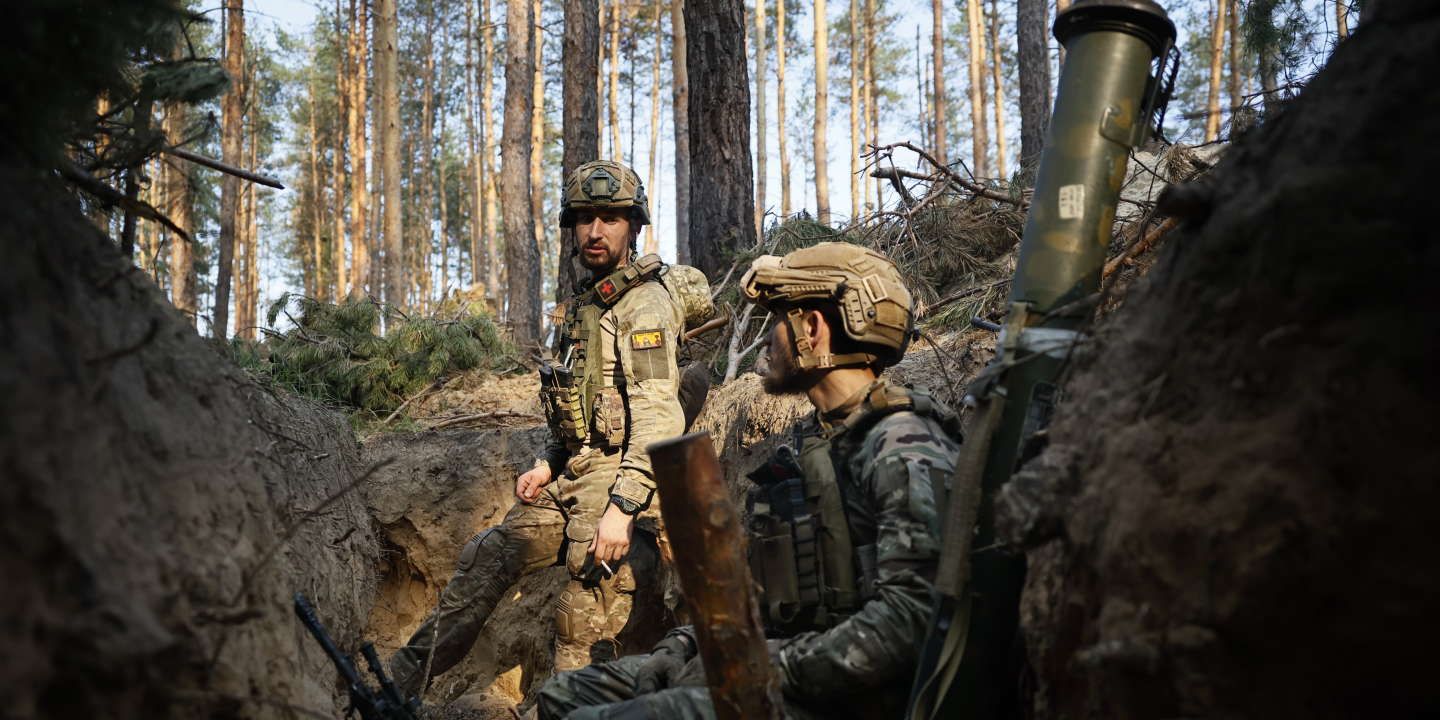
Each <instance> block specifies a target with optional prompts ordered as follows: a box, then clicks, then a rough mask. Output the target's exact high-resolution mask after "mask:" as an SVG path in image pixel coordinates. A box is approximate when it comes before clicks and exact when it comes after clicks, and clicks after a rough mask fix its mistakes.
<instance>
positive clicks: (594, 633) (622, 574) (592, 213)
mask: <svg viewBox="0 0 1440 720" xmlns="http://www.w3.org/2000/svg"><path fill="white" fill-rule="evenodd" d="M564 192H565V196H564V198H563V202H562V209H561V213H560V225H561V227H567V228H574V239H575V243H576V248H575V251H576V254H577V255H578V256H579V258H580V261H581V263H582V264H583V265H584V266H585V267H586V268H588V269H589V270H590V271H591V273H592V281H593V282H592V284H591V286H590V287H589V288H588V289H586V290H585V291H583V292H581V293H580V294H579V295H578V296H577V297H575V298H574V299H572V301H571V302H570V303H568V309H567V311H566V317H565V325H564V329H563V331H562V333H561V338H560V341H559V344H558V346H557V348H556V352H555V354H554V356H553V357H552V358H551V359H550V360H547V362H546V363H545V364H544V366H543V367H542V369H541V382H542V388H541V400H542V404H543V405H544V407H545V414H546V418H547V420H549V423H550V427H551V439H550V443H549V445H548V446H547V448H546V450H545V453H544V455H543V456H542V457H540V458H537V459H536V461H535V464H534V466H533V467H532V468H531V469H530V470H529V471H527V472H525V473H523V474H522V475H520V477H519V478H518V479H517V480H516V484H515V495H516V498H517V499H518V501H519V502H517V503H516V504H515V505H514V506H513V507H512V508H511V509H510V511H509V513H507V514H506V516H505V519H504V521H503V522H501V523H500V524H499V525H497V526H495V527H492V528H490V529H488V530H485V531H484V532H481V533H480V534H478V535H476V536H475V537H474V538H472V539H471V540H470V541H469V542H468V543H466V545H465V547H464V549H463V550H462V551H461V553H460V558H459V561H458V563H457V564H456V568H455V575H454V577H453V578H451V580H450V583H449V584H448V585H447V586H446V587H445V590H444V591H443V592H442V593H441V595H440V606H439V608H437V609H436V611H435V612H434V613H432V614H431V616H430V617H429V618H428V619H427V620H426V621H425V623H424V624H423V625H421V626H420V629H419V630H417V631H416V632H415V634H414V635H413V636H412V637H411V638H410V640H409V642H408V643H407V644H406V646H405V647H403V648H401V649H400V651H399V652H397V653H396V654H395V656H394V657H393V658H392V659H391V662H390V665H391V669H392V672H393V674H394V676H395V681H396V683H397V685H398V686H399V687H400V688H401V690H402V691H403V692H404V693H405V695H406V696H411V695H415V694H418V693H419V691H420V690H421V689H422V685H423V684H424V682H425V680H426V679H427V678H428V677H433V676H435V675H436V674H439V673H442V672H444V671H446V670H448V669H449V668H451V667H452V666H454V665H455V664H456V663H458V662H459V661H460V660H461V659H463V658H464V657H465V655H466V653H468V652H469V650H470V647H471V646H472V645H473V644H474V643H475V639H476V637H478V636H479V634H480V631H481V629H482V628H483V627H484V625H485V622H486V620H487V619H489V616H490V613H491V612H492V611H493V610H494V609H495V605H496V604H497V603H498V602H499V600H500V598H501V597H502V596H503V595H504V594H505V592H506V590H507V589H508V588H509V587H510V586H511V585H513V584H514V583H515V582H516V581H517V580H519V579H520V578H521V577H522V576H524V575H526V574H529V573H532V572H535V571H537V570H540V569H542V568H546V567H549V566H552V565H556V564H561V563H563V564H564V565H565V566H566V567H567V568H568V569H569V570H570V573H571V578H572V579H571V581H570V582H569V584H568V585H567V586H566V588H565V590H564V592H563V593H562V594H561V596H560V598H559V600H558V602H557V606H556V611H555V622H556V637H555V666H556V668H558V669H562V670H563V669H569V668H577V667H583V666H585V665H586V664H588V663H590V662H592V661H597V660H604V659H609V658H613V657H615V656H617V655H618V654H619V652H618V646H617V644H616V640H615V638H616V635H617V634H619V632H620V630H621V628H623V627H624V626H625V624H626V622H627V621H628V619H629V616H630V611H631V609H632V607H633V596H634V592H635V590H636V587H637V581H638V583H640V584H645V583H647V582H653V575H654V571H655V569H656V567H657V564H658V558H657V556H656V552H655V546H656V543H655V533H656V530H657V524H658V518H659V505H658V502H657V501H656V500H655V483H654V480H653V477H652V472H651V468H650V458H649V457H648V456H647V455H646V454H645V446H646V445H648V444H649V443H652V442H655V441H657V440H661V439H664V438H668V437H672V436H675V435H678V434H680V433H681V432H683V431H684V418H683V414H682V410H681V406H680V401H679V399H678V398H677V385H678V383H679V382H680V375H679V373H678V372H677V369H676V345H677V343H678V342H679V341H680V338H681V336H682V333H683V331H684V323H685V318H684V314H683V312H682V310H681V308H680V307H679V306H678V305H677V303H676V301H675V300H674V299H673V298H672V297H671V294H670V292H669V291H668V290H667V289H666V287H665V286H664V284H663V280H662V277H661V274H662V272H663V265H662V264H661V263H660V259H659V258H658V257H656V256H654V255H647V256H645V257H642V258H634V257H633V254H634V243H635V239H636V236H637V235H638V233H639V231H640V228H641V226H643V225H646V224H649V221H650V220H649V215H648V210H647V207H646V201H645V190H644V187H643V186H642V185H641V183H640V178H639V177H638V176H637V175H636V174H635V173H634V171H632V170H630V169H629V168H627V167H625V166H623V165H621V164H619V163H614V162H592V163H587V164H585V165H582V166H581V167H579V168H578V169H576V170H575V172H574V173H572V174H571V176H570V178H569V179H568V180H567V181H566V183H565V190H564ZM637 527H639V528H640V530H641V532H639V533H635V532H634V531H635V529H636V528H637ZM432 648H433V653H432V652H431V649H432ZM427 666H428V667H427ZM427 669H428V675H427V673H426V670H427Z"/></svg>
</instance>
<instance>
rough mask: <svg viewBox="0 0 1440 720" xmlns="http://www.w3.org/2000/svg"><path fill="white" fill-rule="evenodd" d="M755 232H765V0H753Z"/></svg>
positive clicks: (758, 233) (759, 234)
mask: <svg viewBox="0 0 1440 720" xmlns="http://www.w3.org/2000/svg"><path fill="white" fill-rule="evenodd" d="M754 15H755V34H754V38H755V42H754V45H755V48H754V50H755V234H756V236H762V235H764V234H765V176H766V172H767V170H766V168H765V159H766V158H765V59H766V58H765V55H766V49H765V40H766V37H765V0H755V12H754Z"/></svg>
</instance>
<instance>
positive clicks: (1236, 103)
mask: <svg viewBox="0 0 1440 720" xmlns="http://www.w3.org/2000/svg"><path fill="white" fill-rule="evenodd" d="M1339 1H1340V2H1342V3H1343V2H1345V0H1339ZM1229 21H1230V22H1229V24H1230V67H1229V70H1230V73H1229V77H1228V80H1229V89H1230V107H1232V108H1238V107H1240V106H1242V105H1244V104H1245V90H1244V88H1243V84H1242V81H1243V78H1244V75H1245V66H1244V65H1243V64H1242V63H1241V60H1240V5H1239V3H1238V2H1237V3H1236V5H1235V6H1234V7H1232V8H1231V9H1230V17H1229ZM1232 112H1233V111H1232Z"/></svg>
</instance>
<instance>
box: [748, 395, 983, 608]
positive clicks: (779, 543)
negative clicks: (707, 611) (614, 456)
mask: <svg viewBox="0 0 1440 720" xmlns="http://www.w3.org/2000/svg"><path fill="white" fill-rule="evenodd" d="M865 402H866V407H865V408H864V411H863V412H860V413H856V414H854V415H852V416H851V417H850V418H849V419H847V421H846V422H845V423H844V424H843V425H841V426H839V427H837V428H835V429H834V430H832V432H831V433H830V434H829V436H828V438H827V437H826V436H823V435H819V434H811V435H808V436H802V435H799V434H797V436H796V440H795V443H794V445H793V446H792V445H783V446H781V447H780V448H779V449H778V450H777V451H776V452H775V454H774V455H773V456H772V457H771V458H770V460H769V461H768V462H766V463H765V464H764V465H761V466H760V467H759V468H757V469H756V470H755V471H753V472H751V473H750V475H749V478H750V480H751V482H753V483H754V485H753V487H751V489H750V491H749V493H748V495H747V498H746V509H747V510H748V514H749V516H750V524H749V534H750V558H749V560H750V572H751V574H752V575H753V576H754V578H755V579H756V581H758V582H759V583H760V585H761V588H760V592H761V602H760V605H761V607H760V613H761V616H762V618H763V620H764V622H765V626H766V629H767V630H771V631H774V632H776V633H779V634H784V635H793V634H795V633H799V632H804V631H807V630H824V629H826V628H829V627H833V626H835V625H836V624H838V623H840V622H841V621H843V620H844V619H845V618H847V617H849V616H850V615H852V614H853V613H854V612H855V611H856V610H858V609H859V608H860V607H861V606H862V605H864V604H865V603H866V602H867V601H869V600H870V599H871V598H873V597H874V596H875V594H876V588H875V583H876V581H877V580H878V573H877V568H876V552H875V545H874V544H873V542H874V539H873V538H869V540H870V542H868V543H864V544H857V543H859V542H860V539H858V538H854V537H852V533H851V528H850V524H849V521H848V520H847V518H846V514H845V494H844V493H845V488H843V487H842V477H841V473H840V472H839V471H837V468H836V463H835V460H834V457H833V456H832V454H831V451H832V447H835V446H838V445H839V443H840V442H841V436H844V441H845V442H859V441H860V440H862V439H863V436H864V433H865V432H866V431H868V430H869V429H870V428H871V427H873V426H874V424H875V423H877V422H879V421H880V420H881V419H882V418H884V417H885V416H886V415H889V414H891V413H894V412H900V411H902V410H912V411H914V412H916V413H918V414H921V415H926V416H929V417H932V418H934V419H936V420H938V421H940V423H941V425H942V427H943V428H944V430H945V431H946V432H947V433H949V434H951V435H953V436H955V437H958V421H957V420H956V419H955V417H954V415H953V414H951V413H949V411H948V410H946V409H944V408H943V406H940V405H938V404H936V403H935V402H934V401H933V400H932V399H931V398H930V396H929V395H928V394H927V393H924V392H923V391H910V390H907V389H904V388H893V387H887V386H886V385H884V384H880V385H878V386H877V387H876V391H875V392H874V393H872V395H871V397H869V398H867V399H866V401H865ZM796 446H798V447H799V448H800V449H799V450H798V451H797V450H796V449H795V447H796ZM851 492H855V490H853V489H852V490H851ZM936 492H937V493H939V492H941V489H940V488H937V489H936ZM942 507H943V506H942Z"/></svg>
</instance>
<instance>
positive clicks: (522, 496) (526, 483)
mask: <svg viewBox="0 0 1440 720" xmlns="http://www.w3.org/2000/svg"><path fill="white" fill-rule="evenodd" d="M550 480H551V473H550V466H548V465H538V466H536V467H534V468H531V469H530V470H528V471H526V472H525V473H523V474H522V475H520V477H519V478H516V480H515V497H516V499H518V500H519V501H520V502H522V503H525V504H527V505H528V504H530V503H532V502H535V499H536V498H538V497H540V491H541V490H544V489H545V486H546V485H549V484H550Z"/></svg>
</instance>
